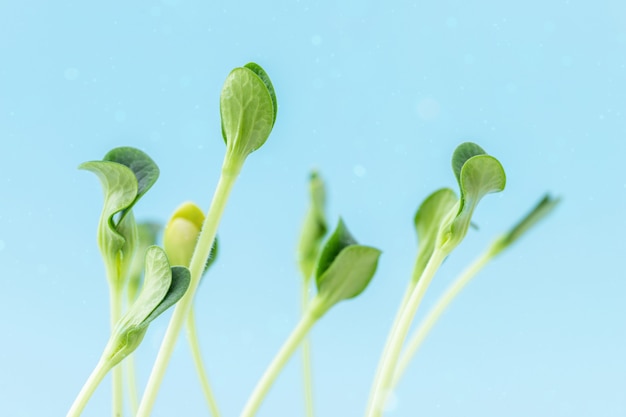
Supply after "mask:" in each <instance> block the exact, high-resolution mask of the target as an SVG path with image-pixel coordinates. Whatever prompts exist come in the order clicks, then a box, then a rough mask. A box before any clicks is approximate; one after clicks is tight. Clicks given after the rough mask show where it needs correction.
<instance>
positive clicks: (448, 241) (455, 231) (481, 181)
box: [438, 142, 506, 253]
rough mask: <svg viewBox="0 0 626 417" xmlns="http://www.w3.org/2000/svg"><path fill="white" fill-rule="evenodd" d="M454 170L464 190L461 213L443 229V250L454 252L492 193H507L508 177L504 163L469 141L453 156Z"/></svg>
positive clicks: (441, 241)
mask: <svg viewBox="0 0 626 417" xmlns="http://www.w3.org/2000/svg"><path fill="white" fill-rule="evenodd" d="M452 169H453V171H454V174H455V176H456V177H457V180H458V183H459V188H460V189H461V199H460V204H459V210H458V213H457V214H456V216H455V217H454V218H453V219H451V220H452V221H451V222H449V226H448V225H444V227H443V228H442V234H441V235H440V238H439V243H438V244H440V245H441V247H442V248H443V249H444V250H445V251H446V252H448V253H449V252H451V251H452V250H453V249H454V248H455V247H456V246H457V245H458V244H459V243H460V242H461V241H462V240H463V238H464V237H465V235H466V234H467V229H468V228H469V226H470V222H471V219H472V215H473V213H474V209H475V208H476V206H477V205H478V203H479V202H480V200H481V199H482V198H483V197H484V196H485V195H487V194H489V193H495V192H499V191H502V190H504V187H505V184H506V174H505V173H504V168H502V165H501V164H500V162H499V161H498V160H497V159H496V158H494V157H493V156H491V155H487V154H486V153H485V151H484V150H483V149H482V148H481V147H480V146H478V145H476V144H474V143H471V142H466V143H462V144H461V145H459V146H458V147H457V149H456V150H455V151H454V154H453V156H452Z"/></svg>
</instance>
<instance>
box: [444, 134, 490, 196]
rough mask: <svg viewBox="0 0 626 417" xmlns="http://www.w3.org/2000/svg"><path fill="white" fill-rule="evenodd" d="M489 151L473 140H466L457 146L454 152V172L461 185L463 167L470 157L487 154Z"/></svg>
mask: <svg viewBox="0 0 626 417" xmlns="http://www.w3.org/2000/svg"><path fill="white" fill-rule="evenodd" d="M486 154H487V152H485V150H484V149H483V148H481V147H480V146H478V145H477V144H475V143H472V142H465V143H462V144H460V145H459V146H457V148H456V149H455V150H454V153H453V154H452V172H454V176H455V177H456V180H457V181H458V182H459V186H460V185H461V169H463V165H465V163H466V162H467V160H468V159H470V158H472V157H474V156H477V155H486Z"/></svg>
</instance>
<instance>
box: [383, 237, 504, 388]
mask: <svg viewBox="0 0 626 417" xmlns="http://www.w3.org/2000/svg"><path fill="white" fill-rule="evenodd" d="M493 256H494V254H493V252H492V250H491V248H490V249H489V250H487V251H486V252H484V253H483V254H482V255H480V257H478V258H476V260H474V262H472V264H471V265H470V266H469V267H468V268H467V269H465V271H463V273H462V274H461V275H460V276H459V277H458V278H457V279H456V280H455V281H454V282H453V283H452V284H451V285H450V286H449V287H448V289H447V290H446V291H445V293H444V294H443V295H442V296H441V297H440V298H439V300H437V302H436V303H435V306H434V307H433V308H432V309H431V310H430V311H429V312H428V314H427V315H426V317H425V318H424V320H423V321H422V322H421V323H420V325H419V327H418V328H417V330H415V332H414V333H413V335H412V336H411V338H410V340H409V342H408V343H407V345H406V347H405V349H404V350H403V351H402V355H401V356H400V359H399V361H398V366H397V368H396V371H395V373H394V376H393V380H392V382H391V385H390V389H391V390H393V389H394V388H395V387H396V385H397V384H398V382H399V380H400V378H402V375H403V374H404V372H405V371H406V369H407V367H408V365H409V363H410V362H411V359H412V358H413V356H415V353H416V352H417V350H418V349H419V347H420V346H421V344H422V342H423V341H424V339H425V338H426V336H427V335H428V333H429V332H430V330H431V329H432V327H433V326H434V325H435V323H436V322H437V320H438V319H439V317H441V314H442V313H443V312H444V311H445V310H446V308H448V306H449V305H450V303H451V302H452V300H454V298H455V297H456V296H457V295H458V294H459V292H461V290H462V289H463V288H464V287H465V286H466V285H467V283H468V282H470V281H471V280H472V278H474V277H475V276H476V274H477V273H478V272H479V271H480V270H481V269H483V268H484V266H485V265H486V264H487V263H488V262H489V261H490V260H491V259H493Z"/></svg>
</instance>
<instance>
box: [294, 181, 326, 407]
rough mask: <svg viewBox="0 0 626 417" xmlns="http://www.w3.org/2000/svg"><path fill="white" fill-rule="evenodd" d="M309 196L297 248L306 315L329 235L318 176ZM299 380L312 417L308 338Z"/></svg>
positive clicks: (311, 183)
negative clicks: (309, 202) (327, 235)
mask: <svg viewBox="0 0 626 417" xmlns="http://www.w3.org/2000/svg"><path fill="white" fill-rule="evenodd" d="M309 195H310V200H311V204H310V207H309V211H308V212H307V214H306V218H305V220H304V225H303V227H302V232H301V234H300V242H299V244H298V265H299V267H300V272H301V274H302V278H303V280H302V296H301V310H302V314H305V313H306V311H307V309H308V307H309V301H310V295H309V291H310V289H311V279H312V278H313V272H314V271H315V263H316V261H317V257H318V255H319V252H320V247H321V244H322V241H323V240H324V236H326V233H327V231H328V224H327V221H326V213H325V205H326V190H325V187H324V182H323V181H322V179H321V177H320V176H319V174H318V173H317V172H315V171H314V172H312V173H311V176H310V178H309ZM302 379H303V388H304V409H305V413H306V417H313V416H314V415H315V411H314V406H313V403H314V401H313V370H312V363H311V343H310V340H309V338H308V337H305V338H304V340H303V341H302Z"/></svg>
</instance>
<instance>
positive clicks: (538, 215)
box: [391, 194, 560, 390]
mask: <svg viewBox="0 0 626 417" xmlns="http://www.w3.org/2000/svg"><path fill="white" fill-rule="evenodd" d="M559 202H560V199H558V198H554V197H552V196H550V195H549V194H546V195H545V196H543V198H542V199H541V200H540V201H539V202H538V203H537V204H536V205H535V206H534V207H533V209H532V210H531V211H530V212H529V213H528V214H526V216H524V217H523V218H522V219H521V220H520V221H519V222H518V223H517V224H516V225H515V226H513V227H512V228H511V229H510V230H509V231H508V232H507V233H505V234H504V235H502V236H500V237H498V238H497V239H495V240H494V241H493V242H492V243H491V244H490V245H489V246H488V247H487V249H486V250H485V251H484V252H483V253H482V254H481V255H480V256H478V257H477V258H476V259H475V260H474V261H473V262H472V263H471V264H470V266H469V267H467V269H466V270H465V271H463V273H462V274H461V275H460V276H459V277H458V278H457V279H456V280H455V281H454V282H453V283H452V284H451V285H450V286H449V287H448V289H447V290H446V291H445V292H444V294H443V295H442V296H441V297H440V298H439V300H437V302H436V303H435V305H434V307H433V308H432V309H431V310H430V311H429V312H428V314H427V315H426V317H425V318H424V319H423V320H422V322H421V323H420V325H419V326H418V328H417V329H416V330H415V332H414V333H413V335H412V336H411V338H410V340H409V341H408V342H407V344H406V347H405V348H404V350H403V352H402V354H401V356H400V359H399V361H398V366H397V368H396V370H395V373H394V376H393V382H392V383H391V390H393V389H394V387H395V386H396V385H397V384H398V381H399V380H400V378H401V377H402V374H403V373H404V372H405V371H406V369H407V367H408V365H409V362H410V361H411V359H412V358H413V356H415V353H416V352H417V350H418V349H419V347H420V346H421V344H422V342H423V341H424V339H425V338H426V336H427V335H428V332H430V330H431V329H432V328H433V326H434V325H435V323H436V322H437V320H438V319H439V317H441V315H442V314H443V312H444V311H445V310H446V308H448V306H449V305H450V303H451V302H452V301H453V300H454V298H456V296H457V295H458V294H459V293H460V292H461V290H463V288H465V286H466V285H467V284H468V283H469V282H470V281H471V280H472V279H473V278H474V277H475V276H476V275H477V274H478V273H479V272H480V271H481V270H482V269H483V268H484V267H485V266H486V265H487V264H488V263H489V262H491V260H492V259H494V258H495V257H496V256H498V255H499V254H500V253H502V252H503V251H504V250H506V249H507V248H509V247H510V246H511V245H513V244H514V243H515V242H516V241H517V240H518V239H519V238H520V237H522V235H524V234H525V233H526V232H528V231H529V230H530V229H531V228H533V227H534V226H535V225H536V224H537V223H539V221H541V220H542V219H544V218H545V217H546V216H548V215H549V214H550V213H552V211H553V210H554V209H555V208H556V206H557V205H558V204H559Z"/></svg>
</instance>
